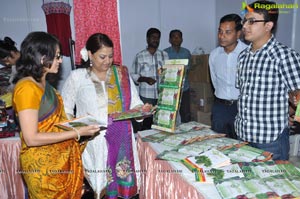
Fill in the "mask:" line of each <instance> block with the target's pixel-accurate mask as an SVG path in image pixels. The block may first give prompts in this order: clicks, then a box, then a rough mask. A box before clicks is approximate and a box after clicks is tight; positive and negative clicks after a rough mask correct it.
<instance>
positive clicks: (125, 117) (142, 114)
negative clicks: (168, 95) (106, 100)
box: [112, 107, 156, 121]
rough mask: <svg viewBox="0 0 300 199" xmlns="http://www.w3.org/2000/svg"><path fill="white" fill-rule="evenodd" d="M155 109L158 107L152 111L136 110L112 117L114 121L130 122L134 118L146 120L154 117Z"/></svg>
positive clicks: (115, 114) (114, 114)
mask: <svg viewBox="0 0 300 199" xmlns="http://www.w3.org/2000/svg"><path fill="white" fill-rule="evenodd" d="M155 109H156V107H153V108H152V109H151V110H150V111H148V112H143V111H142V110H141V109H137V108H135V109H130V110H128V111H125V112H122V113H113V114H112V117H113V120H114V121H119V120H128V119H133V118H146V117H150V116H152V115H153V112H154V110H155Z"/></svg>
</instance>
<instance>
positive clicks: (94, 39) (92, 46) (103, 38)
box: [81, 33, 114, 68]
mask: <svg viewBox="0 0 300 199" xmlns="http://www.w3.org/2000/svg"><path fill="white" fill-rule="evenodd" d="M103 46H105V47H111V48H113V47H114V44H113V42H112V40H111V39H110V38H109V37H108V36H107V35H106V34H103V33H95V34H93V35H91V36H90V37H89V38H88V40H87V41H86V44H85V48H86V50H89V51H91V53H92V54H94V53H95V52H97V51H98V50H99V49H101V48H102V47H103ZM81 64H82V66H83V67H86V68H88V67H89V66H90V60H89V59H88V60H87V61H84V60H83V59H82V60H81Z"/></svg>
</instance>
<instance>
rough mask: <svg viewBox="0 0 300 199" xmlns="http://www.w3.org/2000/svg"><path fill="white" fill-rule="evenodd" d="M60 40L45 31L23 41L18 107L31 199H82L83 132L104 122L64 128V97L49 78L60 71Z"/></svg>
mask: <svg viewBox="0 0 300 199" xmlns="http://www.w3.org/2000/svg"><path fill="white" fill-rule="evenodd" d="M59 46H60V44H59V41H58V40H57V39H56V38H55V37H54V36H52V35H50V34H48V33H45V32H32V33H30V34H29V35H28V36H27V37H26V38H25V40H24V41H23V42H22V45H21V58H20V60H19V62H18V64H17V71H18V74H17V77H16V81H17V84H16V86H15V89H14V93H13V104H14V109H15V111H16V113H17V116H18V119H19V122H20V127H21V142H22V148H21V152H20V163H21V170H20V171H19V172H20V173H21V174H22V175H23V177H24V180H25V183H26V186H27V188H28V193H29V198H30V199H42V198H43V199H48V198H49V199H50V198H51V199H54V198H55V199H72V198H74V199H75V198H78V199H79V198H81V187H82V184H83V168H82V162H81V153H82V151H83V148H84V146H85V145H80V143H79V142H78V140H79V139H80V136H93V135H94V134H95V133H96V132H98V131H99V126H97V125H90V126H86V127H81V128H79V129H78V130H76V129H74V130H73V131H61V130H60V129H58V128H57V127H55V126H54V124H55V123H58V122H62V121H64V120H66V115H65V112H64V107H63V103H62V98H61V97H60V95H59V94H58V93H57V91H56V90H55V89H54V88H53V87H52V86H51V85H50V84H48V83H47V81H46V75H47V74H48V73H57V72H58V68H59V65H60V63H61V62H62V57H61V55H60V48H59Z"/></svg>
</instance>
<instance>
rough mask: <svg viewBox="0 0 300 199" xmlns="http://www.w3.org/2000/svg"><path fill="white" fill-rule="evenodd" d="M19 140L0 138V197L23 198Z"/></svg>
mask: <svg viewBox="0 0 300 199" xmlns="http://www.w3.org/2000/svg"><path fill="white" fill-rule="evenodd" d="M20 148H21V141H20V139H19V138H17V137H12V138H6V139H0V198H1V199H23V198H25V188H24V183H23V180H22V175H21V173H20V162H19V153H20Z"/></svg>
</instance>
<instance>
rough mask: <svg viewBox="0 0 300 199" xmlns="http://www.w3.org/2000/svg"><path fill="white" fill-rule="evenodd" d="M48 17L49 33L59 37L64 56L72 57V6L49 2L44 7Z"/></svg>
mask: <svg viewBox="0 0 300 199" xmlns="http://www.w3.org/2000/svg"><path fill="white" fill-rule="evenodd" d="M42 9H43V10H44V12H45V15H46V22H47V31H48V33H51V34H53V35H55V36H56V37H58V39H59V40H60V43H61V48H62V52H61V54H62V55H64V56H68V57H69V56H70V48H69V39H70V38H71V25H70V12H71V6H70V5H69V4H67V3H64V2H49V3H44V4H43V5H42Z"/></svg>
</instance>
